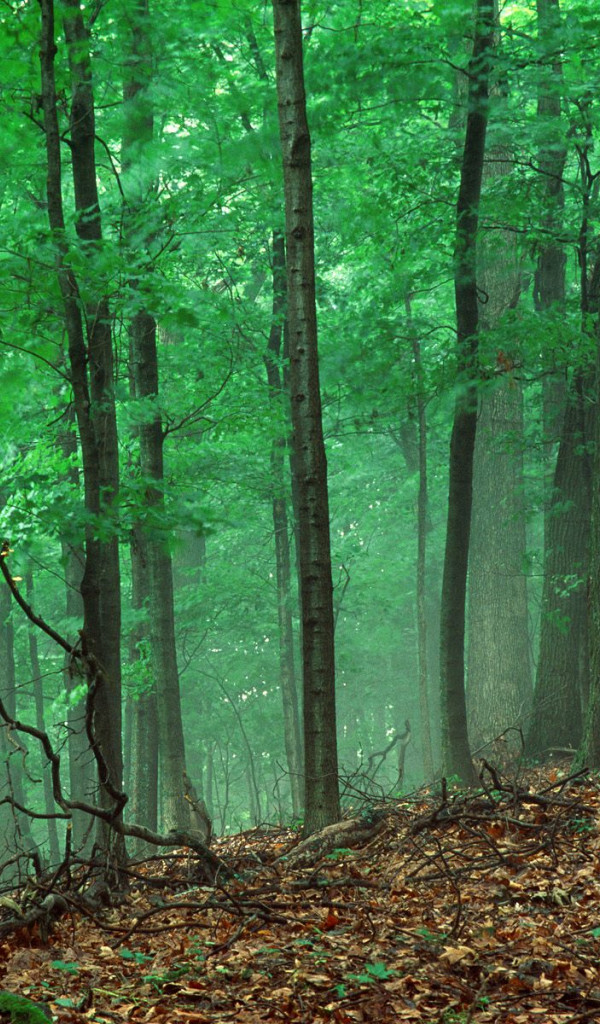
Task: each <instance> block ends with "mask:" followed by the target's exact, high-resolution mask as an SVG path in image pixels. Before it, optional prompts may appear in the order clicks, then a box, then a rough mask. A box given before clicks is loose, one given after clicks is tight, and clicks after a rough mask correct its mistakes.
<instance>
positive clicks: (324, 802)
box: [273, 0, 340, 835]
mask: <svg viewBox="0 0 600 1024" xmlns="http://www.w3.org/2000/svg"><path fill="white" fill-rule="evenodd" d="M273 14H274V27H275V56H276V77H277V99H278V110H279V131H280V137H281V148H282V157H283V176H284V191H285V220H286V253H287V297H288V329H289V344H290V395H291V407H292V428H293V433H292V448H293V452H294V472H295V476H296V486H297V495H298V524H297V527H298V549H299V550H298V560H299V566H300V604H301V609H302V654H303V684H304V685H303V690H304V745H305V824H304V829H305V833H306V834H307V835H309V834H310V833H312V832H315V831H317V830H318V829H320V828H323V827H324V826H325V825H330V824H332V823H333V822H335V821H337V820H338V819H339V817H340V802H339V787H338V774H337V773H338V763H337V736H336V709H335V662H334V638H333V634H334V619H333V586H332V578H331V551H330V537H329V502H328V494H327V462H326V457H325V445H324V441H323V425H322V418H321V396H320V390H319V360H318V350H317V316H316V301H315V271H314V224H313V207H312V176H311V142H310V134H309V129H308V121H307V116H306V96H305V91H304V71H303V57H302V24H301V16H300V3H299V2H298V0H273Z"/></svg>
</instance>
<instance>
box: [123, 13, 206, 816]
mask: <svg viewBox="0 0 600 1024" xmlns="http://www.w3.org/2000/svg"><path fill="white" fill-rule="evenodd" d="M148 22H149V7H148V2H147V0H139V2H136V3H134V4H133V5H132V7H131V25H130V45H131V54H130V60H129V64H128V68H127V77H126V81H125V87H124V98H125V118H126V120H125V132H124V138H123V165H124V169H125V171H126V173H125V176H124V180H125V189H126V196H125V224H126V226H127V227H128V228H129V238H128V241H129V248H130V253H131V257H132V259H133V260H135V258H136V257H135V251H136V247H137V246H139V245H140V242H141V247H142V253H143V254H144V255H145V254H147V253H148V251H149V248H150V245H149V238H144V231H143V228H142V223H141V222H142V219H143V217H144V213H146V214H147V201H148V199H149V198H151V197H152V193H153V191H154V185H153V183H152V182H151V181H150V182H148V181H146V182H144V175H143V173H141V171H140V167H139V161H138V162H137V165H136V160H135V155H136V154H143V153H144V151H145V149H146V148H147V147H149V146H151V144H152V137H153V131H154V114H153V107H152V101H151V98H150V95H149V87H150V84H151V67H152V54H151V50H150V40H149V24H148ZM146 192H148V193H149V195H146V194H145V193H146ZM150 223H152V218H150ZM153 233H154V231H153V229H151V230H150V234H153ZM143 258H144V257H143ZM145 258H146V259H147V256H146V255H145ZM134 265H135V264H134ZM136 269H137V274H136V276H134V277H132V279H131V280H130V288H131V298H132V301H131V305H132V307H133V308H134V309H135V312H134V315H133V317H132V320H131V325H130V339H131V373H132V386H133V392H134V394H135V397H136V398H137V399H138V400H139V401H140V403H144V404H145V407H146V410H147V411H146V413H145V414H144V415H142V417H141V419H140V422H139V424H138V428H137V435H138V443H139V472H140V476H141V479H142V482H143V488H144V506H145V511H144V513H143V520H142V523H141V525H140V526H139V527H138V528H137V530H136V533H137V537H136V543H135V544H134V547H133V557H134V559H137V560H139V563H141V564H138V565H137V566H136V567H135V570H134V571H135V573H136V576H137V579H138V582H139V589H140V590H141V594H139V596H138V603H143V601H144V598H145V597H146V596H147V606H148V607H147V611H148V627H149V638H150V651H149V662H150V667H151V673H152V675H153V677H154V683H153V685H151V688H150V694H149V695H148V696H147V697H144V698H143V700H142V703H141V705H140V703H139V702H138V710H139V711H142V712H143V714H144V725H145V726H148V724H151V723H152V722H153V721H154V708H153V705H154V701H155V702H156V712H155V715H156V722H157V725H158V755H159V761H160V775H161V787H162V817H163V821H164V824H165V827H166V830H169V829H182V828H183V829H185V828H186V827H187V826H189V822H190V814H189V804H188V802H187V801H186V799H185V791H184V785H183V779H184V776H185V771H186V763H185V745H184V736H183V724H182V718H181V697H180V692H179V675H178V670H177V650H176V642H175V611H174V600H173V567H172V560H171V552H170V549H169V543H170V539H169V530H168V526H166V525H165V520H166V511H165V494H164V487H165V471H164V455H163V445H164V440H165V433H164V430H163V424H162V414H161V411H160V406H159V403H158V399H159V365H158V351H157V323H156V318H155V316H154V315H153V313H152V311H151V310H150V309H148V308H147V307H146V304H145V302H144V295H143V291H142V290H141V289H140V277H141V278H142V280H143V277H144V274H146V275H147V274H148V273H149V272H150V271H149V270H148V269H147V268H145V267H144V266H143V262H142V265H141V266H140V267H139V268H136ZM142 534H145V536H142ZM142 575H143V576H145V580H144V582H143V583H142V580H141V579H140V577H141V576H142ZM145 592H147V594H146V593H145ZM140 725H141V723H140ZM146 740H147V746H146V749H145V753H144V756H146V755H147V756H148V758H149V765H151V764H152V756H151V752H152V750H153V746H154V744H153V737H151V736H148V735H147V736H146ZM137 749H138V753H140V754H141V753H142V751H141V749H140V747H139V744H137ZM145 774H146V776H147V779H146V782H147V783H148V782H150V781H151V780H155V779H156V774H155V771H154V770H153V769H152V768H151V767H148V768H147V770H146V773H145ZM152 813H153V811H152Z"/></svg>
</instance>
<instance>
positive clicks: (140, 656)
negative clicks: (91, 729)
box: [128, 526, 159, 855]
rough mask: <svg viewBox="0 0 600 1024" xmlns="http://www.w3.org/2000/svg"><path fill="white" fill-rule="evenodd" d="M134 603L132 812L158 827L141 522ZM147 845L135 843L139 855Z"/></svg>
mask: <svg viewBox="0 0 600 1024" xmlns="http://www.w3.org/2000/svg"><path fill="white" fill-rule="evenodd" d="M130 550H131V580H132V585H131V590H132V602H131V603H132V606H133V608H134V609H135V610H136V611H137V612H138V614H139V615H140V619H139V620H138V622H137V625H136V626H135V627H134V629H132V632H131V636H130V650H129V661H130V665H134V666H136V671H135V683H134V684H133V687H132V692H131V693H130V694H129V695H128V715H129V718H130V721H131V745H130V747H129V750H128V761H129V763H130V769H129V779H130V782H129V790H128V793H129V816H130V818H131V820H132V821H134V822H137V823H139V824H141V825H146V826H147V827H148V828H150V829H152V830H153V831H156V830H157V829H158V761H159V757H158V712H157V701H156V681H155V678H154V672H153V669H152V660H151V654H150V649H149V637H148V624H147V621H146V618H145V616H144V617H143V618H142V615H143V611H144V610H145V609H146V607H147V602H148V599H149V586H148V571H147V545H146V538H145V536H144V533H143V531H142V530H141V528H140V527H139V526H136V527H134V529H133V531H132V538H131V541H130ZM145 849H146V848H145V847H144V846H143V845H141V844H140V845H138V846H137V847H136V853H137V854H138V855H140V854H141V853H142V852H144V850H145Z"/></svg>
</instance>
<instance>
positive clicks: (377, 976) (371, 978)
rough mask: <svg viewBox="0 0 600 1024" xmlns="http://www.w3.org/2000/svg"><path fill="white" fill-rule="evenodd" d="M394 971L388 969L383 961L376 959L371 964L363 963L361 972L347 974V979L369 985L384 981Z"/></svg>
mask: <svg viewBox="0 0 600 1024" xmlns="http://www.w3.org/2000/svg"><path fill="white" fill-rule="evenodd" d="M395 974H396V972H395V971H390V970H388V968H387V967H386V965H385V964H384V963H382V962H381V961H376V962H375V963H372V964H365V970H364V972H363V973H361V974H349V975H348V980H349V981H355V982H358V984H360V985H371V984H373V983H374V982H376V981H386V980H387V979H388V978H393V977H394V976H395Z"/></svg>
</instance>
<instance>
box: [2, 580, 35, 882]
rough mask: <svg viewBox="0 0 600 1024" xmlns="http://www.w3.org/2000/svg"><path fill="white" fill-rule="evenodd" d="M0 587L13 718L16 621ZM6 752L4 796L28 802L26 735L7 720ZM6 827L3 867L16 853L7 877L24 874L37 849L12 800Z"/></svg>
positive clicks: (6, 696) (7, 702) (7, 697)
mask: <svg viewBox="0 0 600 1024" xmlns="http://www.w3.org/2000/svg"><path fill="white" fill-rule="evenodd" d="M2 582H3V585H2V586H1V587H0V699H1V700H2V703H3V704H4V707H5V708H6V710H7V711H8V713H9V715H10V716H11V718H13V719H15V718H17V681H16V667H15V646H14V639H15V637H14V629H13V623H12V601H11V596H10V591H9V589H8V587H7V586H6V585H5V584H4V581H2ZM0 731H1V733H2V745H1V747H0V750H1V752H2V754H3V761H2V766H1V768H2V770H1V775H0V778H1V781H2V783H3V785H2V787H1V789H2V796H6V797H8V798H9V800H14V801H16V802H17V803H19V804H21V806H24V805H26V800H25V794H24V791H23V764H24V759H25V757H26V753H27V750H26V747H25V745H24V737H23V736H22V735H20V734H17V735H11V733H10V732H9V731H8V729H7V726H6V725H5V723H0ZM0 820H4V822H5V825H6V831H5V832H4V833H3V836H2V839H0V857H1V859H0V871H1V870H2V867H3V866H4V865H7V862H8V860H9V859H10V858H12V857H16V859H15V861H14V865H12V866H8V865H7V867H6V871H5V873H4V874H3V875H2V877H3V879H4V880H5V881H7V880H8V879H15V878H19V879H21V878H23V876H24V875H25V874H26V872H27V867H28V865H27V861H26V859H25V858H24V857H23V855H24V854H26V853H27V852H28V851H29V850H32V849H35V845H36V844H35V842H34V840H33V837H32V835H31V828H30V824H29V818H28V817H27V816H26V815H24V814H21V813H20V812H19V811H17V810H16V808H15V807H14V806H11V805H10V804H8V810H7V813H6V815H5V816H4V815H3V816H2V819H0Z"/></svg>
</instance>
